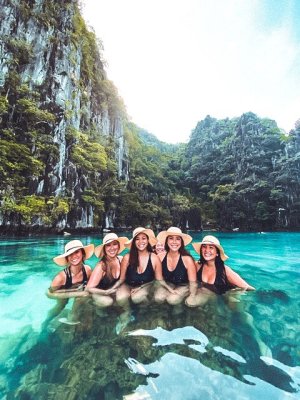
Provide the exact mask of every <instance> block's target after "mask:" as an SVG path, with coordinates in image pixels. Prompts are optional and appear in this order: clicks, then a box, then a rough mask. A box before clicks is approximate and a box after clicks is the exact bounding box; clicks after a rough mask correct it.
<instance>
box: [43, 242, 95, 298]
mask: <svg viewBox="0 0 300 400" xmlns="http://www.w3.org/2000/svg"><path fill="white" fill-rule="evenodd" d="M93 253H94V245H93V244H89V245H87V246H84V245H83V244H82V242H81V241H80V240H71V241H70V242H68V243H67V244H66V245H65V252H64V253H63V254H61V255H59V256H57V257H54V258H53V261H54V262H55V263H56V264H57V265H59V266H61V267H66V268H65V269H64V270H63V271H61V272H59V273H58V274H57V275H56V276H55V278H54V279H53V281H52V283H51V286H50V288H49V291H48V296H49V297H52V298H69V297H81V296H86V295H88V294H87V293H86V292H84V291H83V289H84V287H85V286H86V284H87V282H88V280H89V278H90V276H91V273H92V270H91V267H89V266H88V265H85V264H84V261H85V260H87V259H89V258H90V257H92V255H93Z"/></svg>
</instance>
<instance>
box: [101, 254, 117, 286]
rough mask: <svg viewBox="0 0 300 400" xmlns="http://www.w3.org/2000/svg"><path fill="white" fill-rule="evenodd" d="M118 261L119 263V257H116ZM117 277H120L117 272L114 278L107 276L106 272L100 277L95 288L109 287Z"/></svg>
mask: <svg viewBox="0 0 300 400" xmlns="http://www.w3.org/2000/svg"><path fill="white" fill-rule="evenodd" d="M117 258H118V257H117ZM118 261H119V264H120V265H121V263H120V260H119V258H118ZM119 279H120V274H119V276H118V278H114V277H112V278H110V277H109V276H107V273H106V274H105V275H104V277H103V278H102V279H101V281H100V283H99V284H98V286H97V288H98V289H103V290H107V289H110V288H111V287H112V286H113V285H114V284H115V283H116V282H117V281H118V280H119Z"/></svg>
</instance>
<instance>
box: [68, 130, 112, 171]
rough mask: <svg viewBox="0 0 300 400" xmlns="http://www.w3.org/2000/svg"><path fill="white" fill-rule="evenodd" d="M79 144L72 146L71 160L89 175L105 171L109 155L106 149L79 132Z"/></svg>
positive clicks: (77, 138)
mask: <svg viewBox="0 0 300 400" xmlns="http://www.w3.org/2000/svg"><path fill="white" fill-rule="evenodd" d="M76 140H77V143H76V144H74V145H73V146H72V149H71V154H70V159H71V161H73V162H74V164H75V165H76V166H77V167H78V168H81V169H82V170H83V171H84V172H85V173H87V174H94V173H97V172H98V173H99V172H103V171H105V169H106V168H107V154H106V152H105V149H104V147H103V146H102V145H101V144H99V143H97V142H95V141H91V140H90V139H89V137H88V135H87V134H84V133H81V132H77V134H76Z"/></svg>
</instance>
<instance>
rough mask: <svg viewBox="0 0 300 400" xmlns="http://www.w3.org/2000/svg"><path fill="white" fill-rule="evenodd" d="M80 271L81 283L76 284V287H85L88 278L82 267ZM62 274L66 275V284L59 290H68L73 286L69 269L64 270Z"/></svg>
mask: <svg viewBox="0 0 300 400" xmlns="http://www.w3.org/2000/svg"><path fill="white" fill-rule="evenodd" d="M81 271H82V281H81V282H76V285H81V284H83V285H84V286H85V285H86V284H87V281H88V277H87V274H86V270H85V268H84V265H83V266H82V269H81ZM64 273H65V274H66V283H65V284H64V285H63V286H62V287H61V289H70V288H71V287H72V286H73V282H72V274H71V269H70V267H67V268H65V269H64Z"/></svg>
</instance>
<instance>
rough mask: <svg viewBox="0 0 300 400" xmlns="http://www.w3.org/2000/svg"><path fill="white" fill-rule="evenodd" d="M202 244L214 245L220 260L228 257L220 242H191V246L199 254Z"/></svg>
mask: <svg viewBox="0 0 300 400" xmlns="http://www.w3.org/2000/svg"><path fill="white" fill-rule="evenodd" d="M203 244H210V245H213V246H215V247H216V248H217V249H218V250H219V252H220V257H221V260H222V261H226V260H228V258H229V257H228V256H227V255H226V254H225V252H224V249H223V247H222V246H221V245H220V244H219V245H218V244H216V243H211V242H196V243H192V246H193V247H194V249H195V251H196V253H198V254H199V255H201V246H202V245H203Z"/></svg>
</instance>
